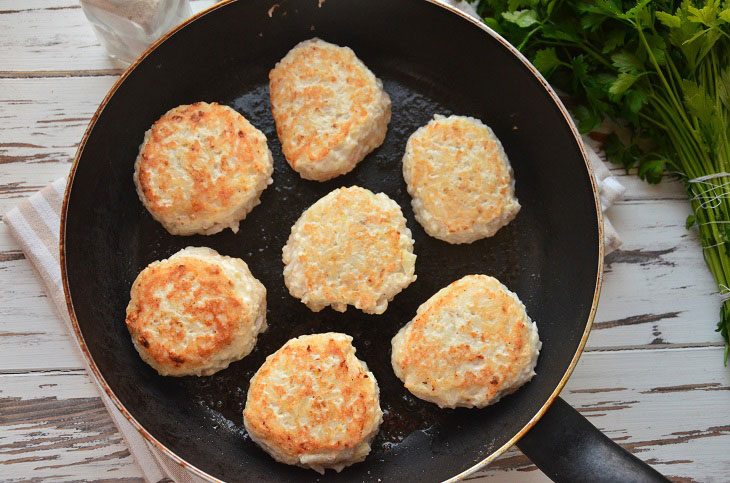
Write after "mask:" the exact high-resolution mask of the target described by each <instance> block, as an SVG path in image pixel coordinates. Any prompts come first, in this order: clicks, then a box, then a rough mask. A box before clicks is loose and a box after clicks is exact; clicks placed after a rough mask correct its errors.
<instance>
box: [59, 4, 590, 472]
mask: <svg viewBox="0 0 730 483" xmlns="http://www.w3.org/2000/svg"><path fill="white" fill-rule="evenodd" d="M234 1H236V0H223V1H221V2H218V3H216V4H215V5H212V6H210V7H208V8H206V9H204V10H202V11H200V12H198V13H197V14H195V15H193V16H192V17H190V18H189V19H188V20H186V21H185V22H183V23H181V24H180V25H178V26H177V27H175V28H174V29H172V30H170V31H169V32H167V33H166V34H165V35H163V36H162V37H161V38H160V39H159V40H158V41H157V42H155V43H154V44H152V45H151V46H150V47H149V48H148V49H147V50H146V51H145V52H144V53H142V55H140V57H139V58H137V60H135V61H134V62H133V63H132V64H131V65H130V66H129V67H128V68H127V69H126V70H125V71H124V73H122V75H121V76H120V77H119V79H118V80H117V81H116V82H115V83H114V85H113V86H112V88H111V89H110V90H109V92H108V93H107V95H106V96H105V97H104V99H103V100H102V102H101V104H100V105H99V108H98V109H97V110H96V112H95V113H94V115H93V116H92V118H91V121H90V122H89V126H88V127H87V128H86V132H85V133H84V136H83V138H82V139H81V143H80V145H79V149H78V152H77V153H76V158H75V159H74V163H73V165H72V166H71V171H70V173H69V176H68V181H67V184H66V191H65V193H64V197H63V207H62V209H61V233H60V237H59V253H60V262H61V278H62V281H63V292H64V296H65V299H66V306H67V308H68V312H69V316H70V318H71V324H72V326H73V330H74V334H75V335H76V338H77V339H78V341H79V345H80V346H81V351H82V352H83V354H84V357H85V358H86V360H87V361H88V363H89V367H90V368H91V371H92V372H93V373H94V376H95V377H96V378H97V380H98V381H99V382H100V384H101V386H102V388H103V389H104V391H105V392H106V393H107V395H108V396H109V397H110V398H111V400H112V401H113V402H114V404H115V405H116V406H117V408H118V409H119V411H121V413H122V414H123V415H124V417H125V418H127V420H129V422H130V423H131V424H132V425H133V426H134V427H135V428H136V429H137V431H139V432H140V434H142V436H143V437H144V438H145V439H147V440H148V441H149V442H150V443H152V444H153V445H154V446H155V447H156V448H157V449H159V450H160V451H162V452H163V453H164V454H166V455H167V456H168V457H169V458H171V459H172V460H173V461H175V462H176V463H177V464H179V465H180V466H182V467H183V468H185V469H187V470H188V471H191V472H193V473H194V474H196V475H197V476H199V477H201V478H204V479H207V480H209V481H212V482H221V483H222V480H220V479H218V478H215V477H214V476H211V475H209V474H208V473H206V472H204V471H203V470H201V469H199V468H197V467H196V466H193V465H192V464H190V463H188V462H187V461H185V460H184V459H183V458H181V457H180V456H178V455H177V454H176V453H175V452H174V451H172V450H171V449H169V448H168V447H167V446H165V445H164V444H162V443H161V442H160V441H158V440H157V439H156V438H155V437H154V436H152V435H151V434H150V433H149V432H148V431H147V430H146V429H145V428H144V427H143V426H142V425H141V424H139V422H138V421H137V420H136V419H135V418H134V417H133V416H132V415H131V414H130V413H129V411H128V410H127V408H125V407H124V405H123V404H122V402H121V401H120V400H119V399H118V398H117V396H116V395H115V394H114V392H113V391H112V389H111V388H110V387H109V385H108V384H107V382H106V380H105V379H104V377H103V376H102V374H101V372H100V371H99V368H98V367H97V366H96V363H95V362H94V359H93V358H92V357H91V353H90V352H89V348H88V347H87V345H86V341H85V340H84V336H83V334H82V333H81V328H80V327H79V323H78V320H77V319H76V312H75V311H74V307H73V302H72V301H71V295H70V290H69V284H68V273H67V270H66V250H65V238H66V218H67V211H68V203H69V198H70V194H71V188H72V186H73V182H74V177H75V174H76V169H77V168H78V164H79V160H80V159H81V155H82V154H83V152H84V147H85V146H86V142H87V140H88V138H89V135H90V134H91V131H92V130H93V128H94V125H95V124H96V121H97V119H98V118H99V116H100V115H101V113H102V112H103V111H104V108H105V107H106V105H107V104H108V102H109V100H110V99H111V98H112V96H113V95H114V93H115V92H116V91H117V89H118V88H119V86H120V85H121V84H122V83H123V82H124V81H125V80H126V78H127V77H129V75H130V74H131V72H132V71H133V70H134V69H135V68H136V67H137V65H139V63H140V62H141V61H142V60H144V58H145V57H147V56H148V55H149V54H150V52H152V51H153V50H154V49H156V48H157V47H158V46H159V45H160V44H162V43H163V42H165V41H166V40H167V39H169V38H170V37H172V36H173V35H174V34H175V33H176V32H177V31H179V30H180V29H182V28H184V27H185V26H187V25H188V24H190V23H192V22H194V21H195V20H197V19H199V18H201V17H203V16H204V15H206V14H208V13H210V12H212V11H213V10H216V9H218V8H220V7H222V6H224V5H226V4H229V3H232V2H234ZM424 1H426V2H429V3H432V4H434V5H437V6H439V7H441V8H444V9H446V10H448V11H450V12H452V13H453V14H455V15H458V16H459V17H461V18H462V19H464V20H466V21H468V22H470V23H472V24H473V25H475V26H477V27H479V28H480V29H482V30H483V31H484V32H486V33H487V34H489V35H491V36H492V37H493V38H494V39H496V40H497V41H499V42H500V43H501V44H502V45H504V46H505V47H506V48H507V49H508V50H509V51H510V52H511V53H512V54H513V55H515V57H517V58H518V59H519V60H520V61H522V63H523V64H525V66H526V67H527V68H528V69H529V70H530V72H532V74H533V75H534V76H535V77H536V78H537V79H538V80H539V81H540V83H541V84H542V85H543V87H544V88H545V90H546V91H547V93H548V94H549V95H550V97H551V98H552V99H553V102H555V105H556V106H557V107H558V108H559V109H560V112H561V113H562V114H563V117H564V118H565V121H566V122H567V123H568V126H569V127H570V130H571V132H572V133H573V136H574V137H575V140H576V142H577V143H578V146H579V148H580V151H581V155H582V156H583V162H584V163H585V167H586V171H587V173H588V176H589V178H590V181H591V188H592V190H593V199H594V203H595V208H596V219H597V222H598V238H597V240H595V241H596V243H598V267H597V272H596V286H595V291H594V293H593V302H592V304H591V310H590V313H589V315H588V321H587V323H586V327H585V330H584V331H583V335H582V337H581V340H580V344H579V345H578V348H577V349H576V351H575V354H574V355H573V359H572V360H571V362H570V365H569V366H568V368H567V369H566V371H565V374H564V375H563V377H562V379H560V382H559V383H558V385H557V386H556V387H555V390H554V391H553V393H552V394H551V395H550V397H549V398H548V400H547V401H546V402H545V404H543V405H542V407H541V408H540V409H539V410H538V411H537V413H536V414H535V415H534V416H533V417H532V418H531V419H530V421H529V422H528V423H527V424H526V425H525V426H524V427H523V428H522V429H521V430H520V431H519V432H517V434H515V435H514V436H513V437H512V438H510V440H509V441H507V442H506V443H505V444H504V445H502V446H501V447H500V448H498V449H497V450H495V451H494V452H492V454H490V455H489V456H487V457H486V458H484V459H483V460H481V461H480V462H478V463H476V464H475V465H473V466H472V467H470V468H468V469H466V470H464V471H462V472H461V473H459V474H458V475H456V476H454V477H452V478H450V479H449V480H447V481H448V482H455V481H459V480H461V479H463V478H464V477H466V476H468V475H470V474H472V473H474V472H475V471H477V470H479V469H481V468H483V467H484V466H486V465H487V464H489V463H490V462H491V461H493V460H494V459H496V458H497V457H499V456H500V455H501V454H502V453H504V452H505V451H506V450H507V449H508V448H510V447H511V446H512V445H514V444H515V443H516V442H517V441H519V440H520V438H522V437H523V436H524V435H525V433H527V431H529V430H530V428H532V426H534V425H535V423H536V422H537V421H538V420H539V419H540V418H541V417H542V415H543V414H545V411H547V409H548V408H549V407H550V405H551V404H552V403H553V401H554V400H555V398H557V397H558V395H559V394H560V392H561V391H562V390H563V387H564V386H565V384H566V382H567V381H568V379H569V378H570V375H571V374H572V373H573V369H575V366H576V364H577V363H578V359H579V358H580V356H581V354H582V353H583V349H584V347H585V344H586V341H587V340H588V334H589V333H590V331H591V327H592V326H593V320H594V318H595V315H596V309H597V307H598V298H599V295H600V292H601V283H602V279H603V215H602V213H601V205H600V201H599V198H598V191H597V189H596V182H595V179H594V177H593V171H592V170H591V168H590V164H589V162H588V158H587V157H586V153H585V150H584V149H583V143H582V141H581V138H580V135H579V133H578V130H577V129H576V127H575V124H574V123H573V120H572V118H571V117H570V114H569V113H568V110H567V109H566V108H565V106H564V105H563V103H562V102H561V101H560V98H559V97H558V95H557V94H556V93H555V91H554V90H553V89H552V88H551V87H550V85H549V84H548V82H547V81H546V80H545V78H544V77H543V76H542V75H541V74H540V72H538V70H537V69H536V68H535V67H534V66H533V65H532V64H531V63H530V62H529V61H528V60H527V58H525V56H524V55H522V54H521V53H520V52H519V51H518V50H517V49H516V48H515V47H513V46H512V45H511V44H510V43H509V42H507V41H506V40H505V39H504V38H502V37H501V36H500V35H499V34H497V33H496V32H494V31H493V30H492V29H490V28H489V27H487V26H486V25H485V24H484V23H482V22H479V21H477V20H476V19H474V18H473V17H471V16H469V15H467V14H465V13H463V12H461V11H460V10H458V9H457V8H455V7H452V6H450V5H445V4H443V3H439V2H438V1H437V0H424Z"/></svg>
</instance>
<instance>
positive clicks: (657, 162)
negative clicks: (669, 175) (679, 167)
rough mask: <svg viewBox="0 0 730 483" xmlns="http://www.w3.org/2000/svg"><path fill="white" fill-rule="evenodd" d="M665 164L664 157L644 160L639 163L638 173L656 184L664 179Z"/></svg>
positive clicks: (648, 181) (640, 176) (642, 177)
mask: <svg viewBox="0 0 730 483" xmlns="http://www.w3.org/2000/svg"><path fill="white" fill-rule="evenodd" d="M665 164H666V162H665V160H664V159H652V160H646V161H643V162H642V163H641V164H640V165H639V171H638V173H637V174H638V175H639V178H641V179H643V180H645V181H646V182H647V183H651V184H656V183H658V182H660V181H661V180H662V175H663V174H664V166H665Z"/></svg>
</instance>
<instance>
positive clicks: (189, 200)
mask: <svg viewBox="0 0 730 483" xmlns="http://www.w3.org/2000/svg"><path fill="white" fill-rule="evenodd" d="M273 163H274V162H273V158H272V156H271V152H270V151H269V148H268V146H267V144H266V136H265V135H264V134H263V133H262V132H261V131H259V130H258V129H256V128H255V127H254V126H252V125H251V123H249V122H248V121H247V120H246V118H244V117H243V116H242V115H241V114H239V113H237V112H236V111H234V110H233V109H231V108H230V107H228V106H221V105H219V104H217V103H212V104H208V103H205V102H198V103H196V104H190V105H183V106H178V107H176V108H174V109H171V110H170V111H168V112H167V113H166V114H165V115H163V116H162V117H161V118H160V119H158V120H157V122H155V123H154V124H153V125H152V127H151V128H150V129H149V130H148V131H147V132H146V133H145V137H144V141H143V142H142V145H141V146H140V150H139V155H138V157H137V161H136V162H135V164H134V183H135V186H136V187H137V193H138V195H139V198H140V200H141V201H142V203H143V204H144V206H145V207H146V208H147V210H148V211H149V212H150V214H151V215H152V217H153V218H155V219H156V220H157V221H159V222H160V223H162V225H163V226H164V227H165V228H166V229H167V231H169V232H170V233H171V234H173V235H192V234H196V233H197V234H204V235H211V234H213V233H217V232H219V231H221V230H223V229H225V228H230V229H231V230H233V232H234V233H235V232H237V231H238V224H239V222H240V221H241V220H242V219H244V218H245V217H246V215H247V214H248V213H249V212H250V211H251V209H253V207H254V206H256V205H257V204H259V196H260V195H261V193H262V192H263V191H264V189H265V188H266V186H268V185H269V184H271V182H272V180H271V174H272V172H273V169H274V164H273Z"/></svg>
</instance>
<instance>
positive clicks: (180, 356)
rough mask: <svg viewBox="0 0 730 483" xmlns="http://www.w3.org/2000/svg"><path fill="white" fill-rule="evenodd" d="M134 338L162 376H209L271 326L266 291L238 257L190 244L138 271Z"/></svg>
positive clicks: (130, 310) (131, 310) (131, 323)
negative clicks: (268, 322) (267, 323)
mask: <svg viewBox="0 0 730 483" xmlns="http://www.w3.org/2000/svg"><path fill="white" fill-rule="evenodd" d="M126 323H127V328H128V329H129V333H130V335H131V336H132V343H133V344H134V347H135V349H137V352H139V355H140V356H141V357H142V360H144V361H145V362H146V363H147V364H149V365H150V366H152V368H153V369H155V370H156V371H157V372H158V373H159V374H160V375H162V376H208V375H211V374H214V373H216V372H218V371H220V370H222V369H225V368H226V367H228V365H229V364H230V363H231V362H234V361H237V360H240V359H242V358H244V357H246V356H247V355H248V354H249V353H250V352H251V351H252V350H253V348H254V345H255V344H256V338H257V336H258V334H259V333H261V332H263V331H265V330H266V289H265V288H264V286H263V285H262V284H261V282H259V281H258V280H257V279H256V278H254V276H253V275H252V274H251V272H250V271H249V269H248V266H247V265H246V263H245V262H244V261H243V260H241V259H238V258H231V257H226V256H221V255H219V254H218V252H216V251H215V250H212V249H210V248H202V247H188V248H185V249H183V250H180V251H179V252H177V253H175V254H174V255H172V256H171V257H170V258H168V259H166V260H162V261H158V262H152V263H151V264H149V265H148V266H147V268H145V269H144V270H142V272H140V274H139V275H138V276H137V279H136V280H135V281H134V284H133V285H132V290H131V300H130V302H129V305H127V318H126Z"/></svg>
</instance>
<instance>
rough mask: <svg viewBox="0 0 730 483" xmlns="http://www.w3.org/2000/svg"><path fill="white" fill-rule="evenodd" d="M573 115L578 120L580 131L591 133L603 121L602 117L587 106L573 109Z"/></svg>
mask: <svg viewBox="0 0 730 483" xmlns="http://www.w3.org/2000/svg"><path fill="white" fill-rule="evenodd" d="M573 116H575V119H576V120H577V121H578V131H580V132H581V133H583V134H585V133H589V132H591V131H592V130H594V129H595V128H597V127H598V125H599V124H600V123H601V117H600V116H599V115H598V114H597V113H596V112H594V111H592V110H591V109H589V108H588V107H586V106H577V107H576V108H575V109H573Z"/></svg>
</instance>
